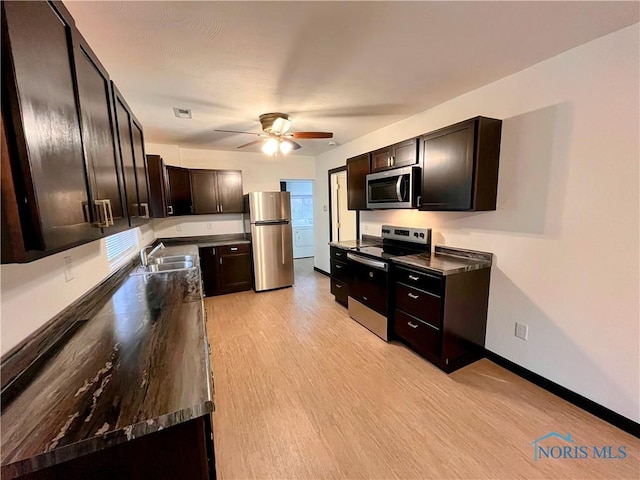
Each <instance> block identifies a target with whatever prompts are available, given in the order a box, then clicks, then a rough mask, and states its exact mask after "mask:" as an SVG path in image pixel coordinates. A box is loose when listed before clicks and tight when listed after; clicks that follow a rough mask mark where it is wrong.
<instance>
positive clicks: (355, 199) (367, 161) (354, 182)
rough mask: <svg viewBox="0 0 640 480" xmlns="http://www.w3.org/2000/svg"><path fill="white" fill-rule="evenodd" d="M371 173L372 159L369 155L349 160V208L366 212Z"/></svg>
mask: <svg viewBox="0 0 640 480" xmlns="http://www.w3.org/2000/svg"><path fill="white" fill-rule="evenodd" d="M370 173H371V158H370V156H369V154H368V153H365V154H364V155H358V156H357V157H353V158H349V159H348V160H347V208H348V209H349V210H366V208H367V175H368V174H370Z"/></svg>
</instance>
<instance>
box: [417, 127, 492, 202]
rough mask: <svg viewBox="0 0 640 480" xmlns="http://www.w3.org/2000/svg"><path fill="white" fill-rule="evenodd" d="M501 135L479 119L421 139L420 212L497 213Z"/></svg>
mask: <svg viewBox="0 0 640 480" xmlns="http://www.w3.org/2000/svg"><path fill="white" fill-rule="evenodd" d="M501 131H502V121H501V120H496V119H493V118H486V117H476V118H472V119H470V120H466V121H464V122H460V123H457V124H455V125H452V126H449V127H446V128H443V129H441V130H437V131H435V132H431V133H429V134H426V135H423V136H422V137H420V158H421V163H422V200H421V202H420V206H419V208H420V210H450V211H483V210H495V209H496V196H497V190H498V160H499V157H500V136H501Z"/></svg>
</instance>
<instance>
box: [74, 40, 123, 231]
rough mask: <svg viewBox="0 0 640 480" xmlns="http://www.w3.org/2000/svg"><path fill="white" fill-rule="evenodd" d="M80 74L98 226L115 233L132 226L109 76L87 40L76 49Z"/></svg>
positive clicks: (87, 147)
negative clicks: (119, 152) (130, 224)
mask: <svg viewBox="0 0 640 480" xmlns="http://www.w3.org/2000/svg"><path fill="white" fill-rule="evenodd" d="M75 63H76V77H77V82H78V98H79V100H80V112H81V119H82V138H83V140H84V150H85V152H86V157H87V166H88V171H89V184H90V186H91V192H92V198H93V204H94V211H95V219H96V225H97V226H100V227H102V228H103V233H106V234H112V233H115V232H117V231H119V230H124V229H127V228H129V218H128V217H127V210H126V208H125V196H124V188H123V185H122V180H121V175H120V168H119V165H118V156H117V145H116V139H115V121H114V118H113V110H112V108H111V106H112V103H111V94H110V84H109V77H108V74H107V72H106V70H104V67H102V65H101V64H100V63H99V62H98V60H97V58H96V57H95V55H94V54H93V52H92V51H91V49H89V47H88V45H87V44H86V43H85V41H84V39H82V38H79V39H78V46H77V48H76V57H75Z"/></svg>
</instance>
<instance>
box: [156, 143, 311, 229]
mask: <svg viewBox="0 0 640 480" xmlns="http://www.w3.org/2000/svg"><path fill="white" fill-rule="evenodd" d="M145 148H146V151H147V153H148V154H156V155H160V156H162V158H163V159H164V161H165V163H166V164H168V165H176V166H182V167H186V168H213V169H230V170H242V186H243V190H244V193H249V192H265V191H276V192H277V191H280V181H281V180H293V179H299V180H305V179H309V180H313V179H314V178H315V158H314V157H307V156H301V155H291V156H284V157H268V156H267V155H265V154H263V153H247V152H226V151H221V150H199V149H190V148H181V147H179V146H177V145H163V144H158V143H147V144H146V145H145ZM154 229H155V230H156V237H157V238H163V237H188V236H198V235H215V234H220V233H242V232H243V224H242V215H207V216H203V215H198V216H197V217H189V216H183V217H175V218H168V219H158V220H154ZM178 229H180V230H178Z"/></svg>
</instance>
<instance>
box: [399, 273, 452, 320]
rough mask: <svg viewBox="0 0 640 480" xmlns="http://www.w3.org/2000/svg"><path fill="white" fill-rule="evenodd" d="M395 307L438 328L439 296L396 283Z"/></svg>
mask: <svg viewBox="0 0 640 480" xmlns="http://www.w3.org/2000/svg"><path fill="white" fill-rule="evenodd" d="M396 307H397V308H399V309H401V310H404V311H405V312H407V313H409V314H410V315H412V316H414V317H416V318H419V319H420V320H424V321H425V322H427V323H429V324H431V325H433V326H434V327H438V328H440V325H441V323H442V322H441V316H440V297H438V296H435V295H433V294H431V293H428V292H424V291H422V290H418V289H417V288H412V287H409V286H407V285H404V284H402V283H398V284H397V285H396Z"/></svg>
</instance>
